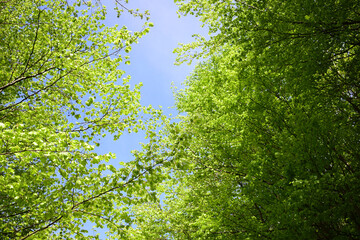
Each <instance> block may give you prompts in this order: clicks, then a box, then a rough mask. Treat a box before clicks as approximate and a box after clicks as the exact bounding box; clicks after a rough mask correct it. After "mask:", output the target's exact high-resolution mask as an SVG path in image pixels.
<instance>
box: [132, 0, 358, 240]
mask: <svg viewBox="0 0 360 240" xmlns="http://www.w3.org/2000/svg"><path fill="white" fill-rule="evenodd" d="M176 2H178V4H179V6H180V13H182V14H185V15H186V14H193V15H196V16H198V17H200V19H201V20H202V21H203V22H204V24H207V25H208V26H209V33H210V39H209V40H206V39H205V38H201V37H199V38H198V39H199V40H198V41H197V42H194V43H191V44H188V45H183V46H182V47H181V48H179V49H178V50H177V52H178V53H179V58H178V61H179V62H182V61H189V60H190V61H191V60H192V59H193V58H197V57H199V58H200V57H203V58H205V59H206V61H205V62H204V63H202V64H200V65H198V66H197V67H196V69H195V71H194V73H193V74H192V75H191V76H190V78H189V79H188V80H187V82H186V86H187V88H186V89H185V90H183V91H180V92H179V93H178V94H177V95H176V96H177V109H178V110H179V111H180V112H182V113H184V114H183V115H182V116H181V117H180V121H178V122H175V123H173V124H170V123H169V124H167V126H165V130H164V132H163V134H164V135H165V136H166V137H163V138H161V140H160V142H159V143H157V145H158V146H160V147H159V149H160V150H159V151H158V154H155V155H156V156H157V158H159V156H158V155H161V154H163V155H164V156H166V158H169V156H170V158H171V161H170V163H169V164H168V166H166V167H168V170H164V174H167V175H168V176H170V177H171V178H172V180H168V181H165V182H164V183H163V185H162V186H159V187H158V191H159V196H160V195H161V194H160V193H162V194H164V195H165V200H164V203H163V205H157V204H152V205H144V206H143V207H140V206H136V207H135V208H134V209H135V210H136V211H138V215H139V216H141V217H140V218H139V219H138V222H137V226H138V228H136V229H132V230H131V231H129V233H128V236H129V238H130V239H131V238H132V239H141V238H145V239H146V238H149V236H148V235H149V232H151V233H156V234H158V236H159V237H163V238H170V239H234V238H236V239H358V238H359V237H360V224H359V223H360V219H359V216H360V209H359V206H358V202H359V200H360V199H359V196H360V194H359V193H360V189H359V186H360V182H359V174H358V172H359V167H360V165H359V162H358V159H359V152H360V151H359V150H360V149H359V144H358V143H359V140H360V139H359V133H360V131H359V130H360V129H359V127H358V126H359V113H360V112H359V104H360V102H359V97H358V94H359V84H358V82H359V71H358V70H359V61H358V60H359V50H360V46H359V34H358V30H359V28H360V19H359V13H358V11H357V9H359V2H358V1H312V0H309V1H297V0H293V1H276V0H274V1H250V0H249V1H230V0H223V1H215V0H214V1H208V0H204V1H202V0H200V1H198V0H194V1H192V0H190V1H176ZM197 47H198V48H199V51H193V50H194V49H195V48H197ZM148 148H149V147H148ZM148 148H146V149H145V151H147V149H148ZM151 154H153V153H151ZM164 158H165V157H164ZM150 238H151V237H150Z"/></svg>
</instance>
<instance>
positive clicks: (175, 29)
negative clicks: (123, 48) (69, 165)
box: [86, 0, 204, 239]
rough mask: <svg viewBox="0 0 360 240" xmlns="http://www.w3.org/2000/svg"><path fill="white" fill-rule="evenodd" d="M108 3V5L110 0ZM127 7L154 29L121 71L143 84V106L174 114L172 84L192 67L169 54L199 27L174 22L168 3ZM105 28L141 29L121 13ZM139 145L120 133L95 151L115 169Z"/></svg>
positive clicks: (148, 1)
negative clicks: (110, 156)
mask: <svg viewBox="0 0 360 240" xmlns="http://www.w3.org/2000/svg"><path fill="white" fill-rule="evenodd" d="M108 2H109V3H110V2H111V0H108ZM108 2H105V1H104V2H102V3H103V4H106V3H108ZM127 7H129V8H134V9H136V8H139V9H140V10H146V9H147V10H149V12H150V18H151V20H150V21H151V22H153V23H154V27H153V28H151V30H150V32H149V33H148V34H147V35H146V36H145V37H143V38H142V39H140V40H139V43H138V44H136V45H133V46H132V51H131V52H130V53H129V55H130V61H131V64H130V65H129V66H128V65H123V66H121V69H123V70H125V71H126V75H130V76H131V81H130V84H131V85H135V84H137V83H139V82H142V83H143V87H142V88H141V103H142V104H143V105H152V106H153V107H155V108H158V106H162V109H163V111H164V113H165V114H169V113H176V111H175V110H174V109H172V110H171V109H168V108H169V107H172V106H173V105H174V98H173V90H172V88H171V86H172V83H173V84H174V85H175V86H177V87H179V88H181V87H182V85H181V83H182V82H184V80H185V79H186V77H187V76H188V75H189V74H190V73H191V71H192V69H193V68H194V64H193V65H190V66H189V65H187V64H183V65H181V66H175V65H174V62H175V58H176V55H175V54H173V50H174V48H176V47H177V46H178V44H179V43H189V42H192V41H193V39H192V37H191V36H192V35H193V34H195V33H204V30H203V29H202V28H201V27H200V26H201V23H200V22H199V21H198V19H196V18H194V17H190V16H187V17H181V18H178V15H177V13H176V11H177V6H176V5H175V4H174V2H173V1H172V0H130V3H129V5H127ZM110 8H111V6H108V12H111V9H110ZM105 24H106V25H108V26H113V25H114V24H119V25H120V27H121V26H123V25H125V26H128V27H129V29H130V30H139V27H141V24H139V22H138V21H136V20H135V19H134V18H133V17H131V16H129V15H128V14H125V13H124V15H122V16H121V17H120V18H116V16H115V15H112V14H109V16H108V19H107V21H106V23H105ZM124 54H125V53H124ZM140 142H146V140H145V139H144V134H143V133H141V132H140V133H138V134H134V133H132V134H130V135H129V134H127V133H124V134H123V135H122V137H121V138H120V139H119V140H118V141H113V139H112V137H111V136H108V137H106V138H105V139H102V140H101V141H100V144H101V145H100V147H99V148H97V149H96V151H97V152H98V153H99V154H103V153H108V152H112V153H115V154H116V156H117V158H116V159H115V160H112V162H111V163H112V164H113V165H114V166H116V167H119V166H120V165H118V163H119V162H120V161H122V162H126V161H130V160H132V159H133V157H132V155H131V153H130V151H131V150H133V149H140V144H139V143H140ZM91 225H92V224H87V226H86V227H87V228H88V230H90V233H93V232H92V231H91ZM99 233H100V234H101V239H105V235H104V231H103V230H99Z"/></svg>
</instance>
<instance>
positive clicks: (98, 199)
mask: <svg viewBox="0 0 360 240" xmlns="http://www.w3.org/2000/svg"><path fill="white" fill-rule="evenodd" d="M124 10H128V11H129V13H127V14H132V15H134V17H140V18H144V20H145V18H147V15H146V14H143V13H140V12H134V11H131V10H130V9H127V8H125V7H124V5H122V4H121V2H120V1H118V6H117V7H116V9H115V10H114V11H117V14H118V15H120V14H122V12H123V11H124ZM106 12H107V11H106V7H105V6H103V5H101V4H99V3H97V4H93V3H92V2H91V1H90V2H87V3H85V2H84V1H81V0H78V1H65V0H61V1H47V0H36V1H32V0H25V1H23V0H21V1H20V0H9V1H1V2H0V52H1V54H0V146H1V147H0V186H1V187H0V189H1V190H0V238H1V239H27V238H29V239H89V235H88V234H87V230H86V229H84V227H83V224H84V223H85V222H87V221H91V222H92V223H94V224H95V225H96V226H97V227H102V226H105V227H107V229H108V230H109V232H110V233H111V234H112V236H113V237H114V238H115V239H119V238H121V236H120V235H119V234H121V232H122V230H123V229H124V228H125V227H128V226H129V223H130V217H129V215H128V213H127V211H126V205H125V204H123V203H124V202H125V203H128V202H129V197H128V196H127V191H128V190H129V189H130V190H129V191H136V190H134V186H136V184H139V182H138V181H140V180H141V178H142V177H143V175H144V173H145V172H146V171H147V170H144V169H142V168H141V167H140V166H139V165H137V166H133V163H128V165H129V167H124V168H120V169H116V168H115V167H114V166H112V165H110V164H108V163H107V162H108V161H109V159H111V158H113V157H114V156H113V155H112V154H111V153H109V154H105V155H102V156H100V155H97V154H96V153H95V152H94V151H93V150H94V148H95V146H96V145H98V142H99V140H100V139H101V138H102V137H103V136H105V134H111V135H113V136H114V138H115V139H117V138H119V136H120V135H121V134H122V132H123V131H124V130H128V131H132V130H135V129H136V128H138V127H142V123H141V121H139V114H140V113H141V112H144V111H143V110H145V111H146V109H143V108H142V107H141V106H140V104H139V88H140V85H138V86H135V88H134V89H132V88H131V87H130V85H129V84H128V82H129V80H130V77H129V76H128V77H124V78H121V77H122V76H123V74H124V71H122V70H120V69H119V66H120V64H121V63H122V62H123V61H124V63H125V64H126V63H128V60H127V59H128V56H127V55H126V53H127V52H129V51H130V50H131V45H132V44H133V43H136V42H137V40H138V39H139V38H141V37H142V36H143V35H144V34H146V33H147V32H148V30H149V28H148V27H149V26H150V25H151V24H150V23H148V22H147V20H146V21H144V27H143V29H142V30H140V31H135V32H131V31H129V30H128V29H127V28H126V27H125V26H123V27H121V26H118V25H115V26H113V27H105V25H104V24H103V20H104V19H105V17H106ZM121 51H123V53H124V54H125V55H123V56H121V55H120V52H121ZM121 79H122V80H121ZM134 128H135V129H134ZM135 171H136V172H135ZM140 182H141V181H140ZM130 196H131V194H130ZM88 230H89V229H88Z"/></svg>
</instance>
